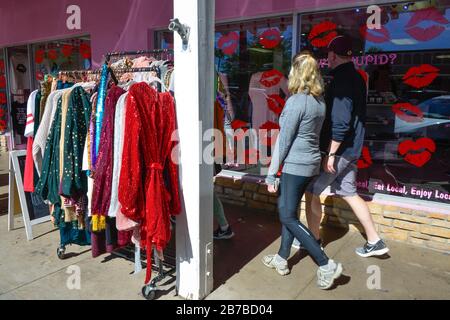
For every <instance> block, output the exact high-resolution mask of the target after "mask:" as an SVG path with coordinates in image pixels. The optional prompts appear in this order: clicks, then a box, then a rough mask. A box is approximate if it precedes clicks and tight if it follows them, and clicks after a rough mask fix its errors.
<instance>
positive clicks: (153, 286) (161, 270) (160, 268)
mask: <svg viewBox="0 0 450 320" xmlns="http://www.w3.org/2000/svg"><path fill="white" fill-rule="evenodd" d="M172 53H173V50H171V49H156V50H139V51H121V52H110V53H107V54H106V55H105V64H106V66H107V68H108V73H109V74H110V75H111V78H112V79H113V81H114V82H115V83H116V84H117V83H118V81H117V78H116V76H115V74H116V73H128V72H130V73H133V72H150V71H155V72H156V73H157V76H158V77H159V78H160V77H161V74H160V68H159V67H158V66H152V67H140V68H133V67H125V68H114V67H111V58H113V57H114V58H121V57H126V56H138V55H148V56H153V57H154V58H157V59H161V57H162V55H164V54H166V57H169V55H170V54H172ZM167 60H169V59H167ZM158 90H159V91H161V85H160V84H158ZM171 226H172V233H173V234H174V233H175V221H174V220H172V219H171ZM171 243H172V244H173V248H171V246H170V245H168V247H167V248H166V249H165V250H164V253H163V254H164V261H161V259H159V256H158V254H157V252H156V250H155V249H154V250H153V259H152V265H151V266H146V267H147V268H149V267H150V268H152V270H154V271H156V272H157V275H156V276H155V277H154V278H153V279H152V280H151V281H150V283H149V284H146V285H145V286H144V287H143V288H142V295H143V296H144V297H145V299H147V300H153V299H155V297H156V291H157V290H158V286H157V284H158V283H159V282H161V281H163V280H164V279H166V278H167V277H171V278H174V274H175V272H176V258H175V244H174V239H172V241H171ZM135 252H136V251H135V246H134V245H132V244H130V245H127V246H124V247H121V248H118V249H115V250H113V251H112V252H111V254H112V255H115V256H118V257H121V258H124V259H126V260H129V261H132V262H136V260H135ZM142 260H143V261H142ZM143 262H144V263H143ZM140 263H141V265H142V264H144V265H145V264H146V257H145V254H144V253H143V252H142V250H141V261H140Z"/></svg>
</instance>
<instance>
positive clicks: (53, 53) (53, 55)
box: [47, 49, 58, 61]
mask: <svg viewBox="0 0 450 320" xmlns="http://www.w3.org/2000/svg"><path fill="white" fill-rule="evenodd" d="M47 56H48V58H49V59H50V60H52V61H55V60H56V59H58V51H56V50H55V49H51V50H48V53H47Z"/></svg>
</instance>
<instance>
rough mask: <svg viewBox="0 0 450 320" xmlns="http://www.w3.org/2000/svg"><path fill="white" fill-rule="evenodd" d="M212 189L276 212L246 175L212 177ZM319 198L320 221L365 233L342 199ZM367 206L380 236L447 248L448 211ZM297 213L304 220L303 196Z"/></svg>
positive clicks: (267, 196) (261, 189) (225, 199)
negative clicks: (321, 214)
mask: <svg viewBox="0 0 450 320" xmlns="http://www.w3.org/2000/svg"><path fill="white" fill-rule="evenodd" d="M215 192H216V194H217V195H218V197H219V198H220V199H221V200H222V201H223V202H224V203H229V204H233V205H237V206H246V207H249V208H253V209H258V210H261V211H264V212H270V213H272V214H276V213H277V197H276V196H274V195H272V194H270V193H269V192H268V191H267V186H266V185H264V184H260V183H258V182H255V181H245V177H244V178H243V179H233V178H228V177H223V176H218V177H216V178H215ZM321 201H322V210H323V213H324V215H323V218H322V223H321V224H322V225H328V226H333V227H338V228H346V229H350V230H352V231H358V232H362V233H364V229H363V228H362V226H361V224H360V223H359V221H358V219H357V218H356V216H355V214H354V213H353V211H352V210H351V208H350V207H349V206H348V204H347V203H346V202H345V201H344V200H342V199H341V198H338V197H334V196H321ZM368 206H369V209H370V212H371V214H372V218H373V220H374V222H375V226H376V229H377V231H378V232H379V234H380V236H381V237H382V238H384V239H389V240H397V241H402V242H406V243H409V244H413V245H416V246H420V247H426V248H430V249H433V250H438V251H443V252H447V253H448V252H450V215H448V214H442V213H430V212H426V211H420V210H412V209H408V208H403V207H397V206H390V205H383V204H377V203H374V202H368ZM299 214H300V216H301V218H302V219H301V220H303V221H304V217H305V201H304V198H303V199H302V203H301V206H300V208H299Z"/></svg>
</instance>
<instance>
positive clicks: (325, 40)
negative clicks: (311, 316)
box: [308, 20, 338, 48]
mask: <svg viewBox="0 0 450 320" xmlns="http://www.w3.org/2000/svg"><path fill="white" fill-rule="evenodd" d="M336 28H337V25H336V24H335V23H333V22H331V21H328V20H327V21H324V22H321V23H319V24H317V25H315V26H314V27H313V28H312V29H311V32H310V33H309V35H308V40H309V41H311V44H312V45H313V46H314V47H316V48H322V47H326V46H328V44H329V43H330V41H331V40H333V38H335V37H336V36H337V35H338V33H337V31H336Z"/></svg>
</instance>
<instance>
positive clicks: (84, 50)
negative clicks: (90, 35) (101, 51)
mask: <svg viewBox="0 0 450 320" xmlns="http://www.w3.org/2000/svg"><path fill="white" fill-rule="evenodd" d="M80 54H81V56H82V57H83V58H85V59H90V58H91V46H90V45H88V44H87V43H82V44H80Z"/></svg>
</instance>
